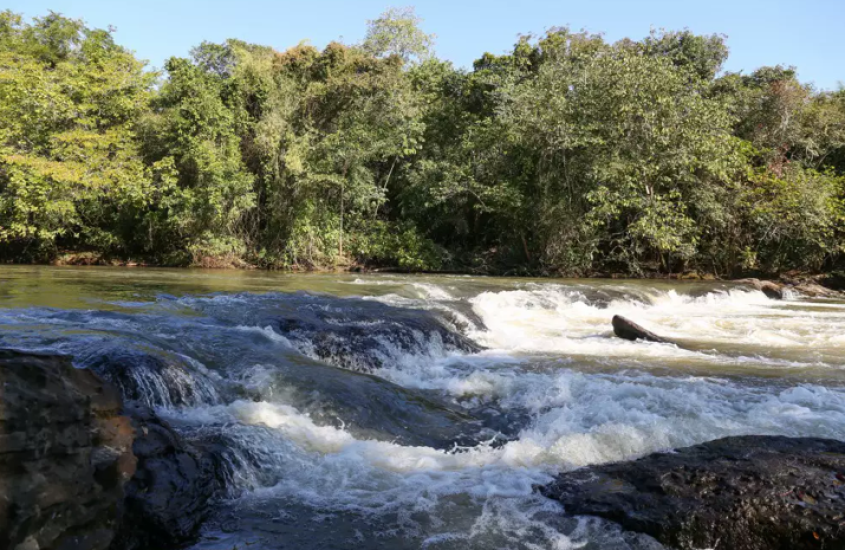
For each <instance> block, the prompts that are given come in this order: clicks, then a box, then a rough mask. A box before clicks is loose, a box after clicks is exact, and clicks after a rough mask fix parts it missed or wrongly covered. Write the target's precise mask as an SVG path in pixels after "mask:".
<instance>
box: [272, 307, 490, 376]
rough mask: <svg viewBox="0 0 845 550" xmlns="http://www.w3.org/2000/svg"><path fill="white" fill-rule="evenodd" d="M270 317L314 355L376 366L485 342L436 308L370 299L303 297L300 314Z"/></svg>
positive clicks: (357, 366) (358, 366)
mask: <svg viewBox="0 0 845 550" xmlns="http://www.w3.org/2000/svg"><path fill="white" fill-rule="evenodd" d="M268 323H269V324H270V325H271V326H273V328H274V329H275V330H276V331H278V332H279V333H280V334H282V335H283V336H285V337H286V338H287V339H288V340H289V341H290V342H291V343H292V344H293V345H294V346H296V347H297V349H299V350H300V351H302V352H303V353H304V354H306V355H308V356H309V357H311V358H313V359H318V360H320V361H324V362H326V363H329V364H331V365H334V366H338V367H343V368H348V369H352V370H357V371H361V372H372V371H373V370H376V369H378V368H381V367H383V366H385V365H386V364H390V363H393V362H396V361H399V360H401V358H402V356H404V355H417V356H420V355H422V356H425V355H432V354H435V355H440V354H443V353H450V352H466V353H475V352H478V351H480V350H481V347H480V346H479V345H478V344H476V343H475V342H473V341H472V340H470V339H469V338H467V337H466V336H464V335H462V334H460V333H459V332H457V331H456V330H454V329H453V328H452V327H450V326H449V325H450V323H449V322H448V321H446V320H445V319H444V318H442V317H441V316H440V315H439V314H437V313H435V312H432V311H421V310H416V309H405V308H399V307H394V306H388V305H386V304H380V303H378V302H372V301H366V300H345V301H344V302H343V304H342V307H337V305H336V304H335V302H331V301H326V303H325V304H324V303H322V302H319V301H315V299H314V298H310V300H309V301H303V303H302V305H300V306H299V307H298V308H297V309H296V311H295V314H294V315H291V316H281V317H274V318H272V319H270V320H268Z"/></svg>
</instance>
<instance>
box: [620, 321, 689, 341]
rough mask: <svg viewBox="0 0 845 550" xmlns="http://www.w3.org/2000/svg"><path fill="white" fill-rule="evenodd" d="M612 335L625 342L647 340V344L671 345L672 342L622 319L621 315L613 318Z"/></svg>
mask: <svg viewBox="0 0 845 550" xmlns="http://www.w3.org/2000/svg"><path fill="white" fill-rule="evenodd" d="M613 334H615V335H616V336H618V337H619V338H624V339H625V340H631V341H634V340H647V341H649V342H658V343H661V344H673V343H674V342H672V341H670V340H667V339H666V338H663V337H662V336H658V335H656V334H655V333H653V332H651V331H650V330H646V329H644V328H643V327H641V326H640V325H638V324H637V323H635V322H633V321H631V320H629V319H626V318H625V317H622V316H621V315H614V316H613Z"/></svg>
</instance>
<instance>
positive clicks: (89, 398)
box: [0, 350, 135, 550]
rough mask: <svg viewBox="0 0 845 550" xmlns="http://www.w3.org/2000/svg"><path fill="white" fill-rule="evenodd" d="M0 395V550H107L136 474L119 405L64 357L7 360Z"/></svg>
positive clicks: (0, 364)
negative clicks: (132, 477)
mask: <svg viewBox="0 0 845 550" xmlns="http://www.w3.org/2000/svg"><path fill="white" fill-rule="evenodd" d="M0 395H2V399H0V548H9V549H16V550H24V549H27V550H29V549H40V550H48V549H62V550H105V549H106V548H108V547H109V545H110V544H111V542H112V539H113V538H114V536H115V532H116V529H117V527H118V523H119V521H120V516H121V512H122V510H123V504H122V503H123V496H124V484H125V483H126V482H127V481H128V479H129V478H130V477H131V476H132V475H133V473H134V471H135V457H134V456H133V454H132V450H131V446H132V428H131V426H130V424H129V420H128V419H127V418H126V417H124V416H121V415H120V410H121V399H120V395H119V394H118V393H117V391H116V390H115V389H114V388H112V387H111V386H109V385H107V384H105V383H103V382H102V381H101V380H100V379H99V378H97V376H96V375H95V374H94V373H92V372H91V371H87V370H80V369H76V368H74V367H73V365H72V364H71V361H70V359H69V358H68V357H64V356H57V355H38V354H32V353H23V352H17V351H11V350H0Z"/></svg>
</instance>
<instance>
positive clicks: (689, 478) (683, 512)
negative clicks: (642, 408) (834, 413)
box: [540, 436, 845, 550]
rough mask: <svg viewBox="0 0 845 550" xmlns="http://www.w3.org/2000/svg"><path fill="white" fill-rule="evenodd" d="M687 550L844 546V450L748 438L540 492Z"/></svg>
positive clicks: (587, 472) (573, 478)
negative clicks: (701, 549) (702, 549)
mask: <svg viewBox="0 0 845 550" xmlns="http://www.w3.org/2000/svg"><path fill="white" fill-rule="evenodd" d="M540 492H541V493H542V494H544V495H546V496H548V497H550V498H553V499H556V500H558V501H560V502H561V503H562V504H563V506H564V508H565V510H566V513H567V514H571V515H593V516H600V517H603V518H606V519H609V520H612V521H615V522H617V523H619V524H620V525H622V527H623V528H625V529H628V530H631V531H637V532H641V533H646V534H648V535H651V536H652V537H654V538H656V539H657V540H659V541H660V542H662V543H663V544H665V545H668V546H670V547H673V548H677V549H681V550H692V549H694V548H730V549H731V550H801V549H817V548H826V549H832V548H845V443H843V442H840V441H834V440H828V439H815V438H787V437H770V436H745V437H729V438H725V439H719V440H716V441H711V442H709V443H704V444H701V445H696V446H693V447H687V448H684V449H680V450H678V451H676V452H673V453H656V454H653V455H649V456H647V457H645V458H642V459H640V460H636V461H632V462H623V463H617V464H607V465H602V466H595V467H589V468H584V469H581V470H577V471H574V472H570V473H565V474H561V475H560V476H558V477H557V479H556V480H555V481H554V482H553V483H551V484H550V485H547V486H545V487H542V488H541V489H540Z"/></svg>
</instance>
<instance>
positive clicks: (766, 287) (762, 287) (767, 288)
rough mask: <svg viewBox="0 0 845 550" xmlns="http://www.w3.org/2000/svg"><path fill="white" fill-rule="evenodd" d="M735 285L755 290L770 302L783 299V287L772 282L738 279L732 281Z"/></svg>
mask: <svg viewBox="0 0 845 550" xmlns="http://www.w3.org/2000/svg"><path fill="white" fill-rule="evenodd" d="M734 282H735V283H737V284H742V285H748V286H750V287H752V288H754V289H755V290H759V291H760V292H762V293H763V294H765V295H766V297H768V298H770V299H772V300H782V299H783V286H782V285H780V284H778V283H775V282H772V281H761V280H760V279H754V278H751V279H738V280H736V281H734Z"/></svg>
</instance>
